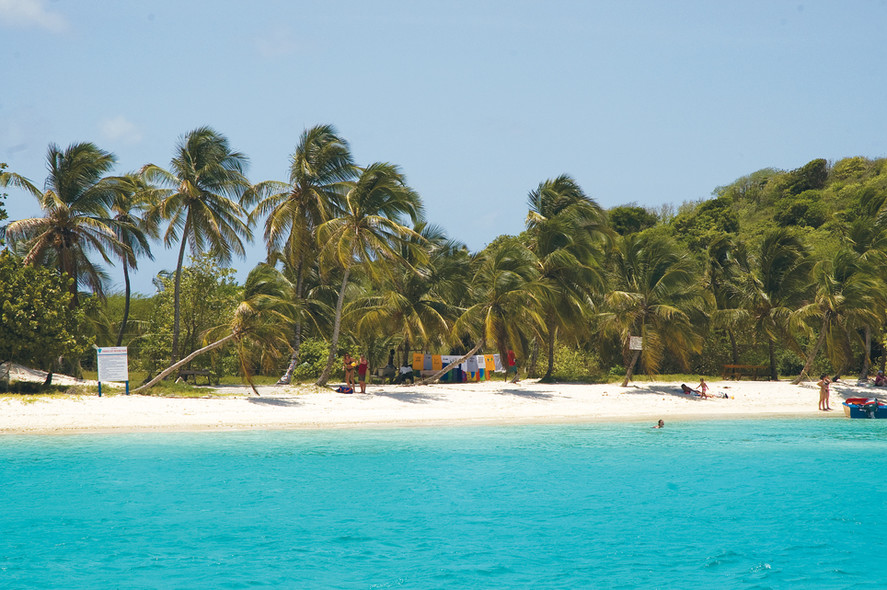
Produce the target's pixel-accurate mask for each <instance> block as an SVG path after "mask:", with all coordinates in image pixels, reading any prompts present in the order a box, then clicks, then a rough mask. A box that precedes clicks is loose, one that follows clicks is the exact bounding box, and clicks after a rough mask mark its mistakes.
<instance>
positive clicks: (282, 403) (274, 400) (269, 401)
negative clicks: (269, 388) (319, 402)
mask: <svg viewBox="0 0 887 590" xmlns="http://www.w3.org/2000/svg"><path fill="white" fill-rule="evenodd" d="M246 401H248V402H249V403H251V404H256V405H259V406H278V407H290V406H298V405H301V403H300V402H299V401H297V400H294V399H288V398H282V397H250V398H247V400H246Z"/></svg>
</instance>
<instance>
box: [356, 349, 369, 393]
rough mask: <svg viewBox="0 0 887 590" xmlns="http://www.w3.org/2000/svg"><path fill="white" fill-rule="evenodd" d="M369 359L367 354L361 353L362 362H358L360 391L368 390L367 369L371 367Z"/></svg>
mask: <svg viewBox="0 0 887 590" xmlns="http://www.w3.org/2000/svg"><path fill="white" fill-rule="evenodd" d="M369 365H370V363H369V361H367V357H366V356H365V355H360V362H359V363H357V382H358V383H360V392H361V393H366V392H367V369H368V368H369Z"/></svg>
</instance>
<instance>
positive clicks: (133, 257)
mask: <svg viewBox="0 0 887 590" xmlns="http://www.w3.org/2000/svg"><path fill="white" fill-rule="evenodd" d="M114 184H115V188H116V190H115V192H114V199H113V201H112V203H111V213H112V215H113V218H114V221H115V223H114V233H115V234H116V235H117V239H118V240H119V241H120V243H121V244H123V245H124V246H126V248H125V249H123V250H118V252H117V254H118V256H119V257H120V259H121V263H122V266H123V285H124V301H123V319H122V320H121V322H120V329H119V331H118V332H117V344H116V345H115V346H120V345H121V344H122V343H123V334H124V333H125V332H126V324H127V321H128V319H129V305H130V298H131V295H132V288H131V285H130V278H129V269H130V268H132V269H136V268H138V257H139V256H147V257H148V258H149V259H151V260H154V255H153V254H152V253H151V245H150V244H149V243H148V238H149V237H150V238H156V237H157V229H156V227H153V226H151V225H150V224H149V223H148V221H147V219H146V214H147V211H148V210H149V209H150V207H151V204H152V203H151V202H150V201H149V200H148V198H147V194H148V186H147V185H146V184H145V183H144V181H143V180H142V179H141V178H140V177H139V176H137V175H135V174H128V175H126V176H121V177H119V178H116V179H114Z"/></svg>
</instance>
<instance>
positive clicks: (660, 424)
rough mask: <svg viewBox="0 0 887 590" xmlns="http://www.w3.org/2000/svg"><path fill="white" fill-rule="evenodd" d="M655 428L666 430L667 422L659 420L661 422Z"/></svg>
mask: <svg viewBox="0 0 887 590" xmlns="http://www.w3.org/2000/svg"><path fill="white" fill-rule="evenodd" d="M653 428H665V422H664V421H663V420H659V422H658V423H657V424H656V426H654V427H653Z"/></svg>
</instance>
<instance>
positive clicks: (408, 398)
mask: <svg viewBox="0 0 887 590" xmlns="http://www.w3.org/2000/svg"><path fill="white" fill-rule="evenodd" d="M373 396H375V397H388V398H391V399H394V400H397V401H399V402H403V403H406V404H427V403H430V402H434V401H438V400H440V399H442V397H441V396H439V395H429V394H427V393H416V392H414V391H412V392H407V391H402V392H401V391H374V392H373Z"/></svg>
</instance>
